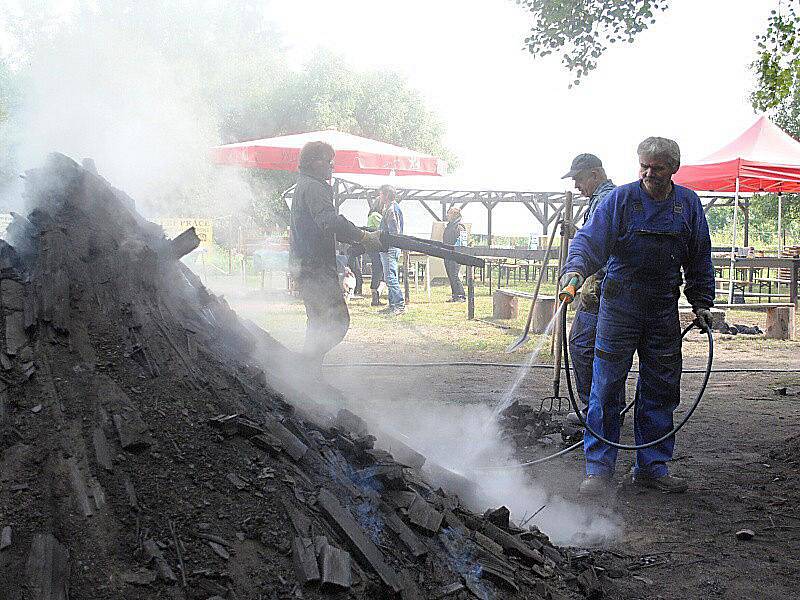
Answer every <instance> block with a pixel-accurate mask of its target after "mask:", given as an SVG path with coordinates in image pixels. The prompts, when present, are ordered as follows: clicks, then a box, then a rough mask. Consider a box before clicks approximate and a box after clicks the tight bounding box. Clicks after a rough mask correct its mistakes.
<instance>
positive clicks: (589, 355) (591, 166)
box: [561, 154, 625, 427]
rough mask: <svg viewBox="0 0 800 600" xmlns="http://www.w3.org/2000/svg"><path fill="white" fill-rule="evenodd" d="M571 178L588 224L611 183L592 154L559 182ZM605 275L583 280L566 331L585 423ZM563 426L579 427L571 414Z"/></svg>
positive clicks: (579, 160) (578, 161) (583, 156)
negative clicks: (583, 200) (584, 200)
mask: <svg viewBox="0 0 800 600" xmlns="http://www.w3.org/2000/svg"><path fill="white" fill-rule="evenodd" d="M568 178H572V180H573V182H574V183H575V187H576V188H577V189H578V191H579V192H580V193H581V194H583V195H584V196H586V197H587V198H589V204H588V206H587V208H586V214H585V215H584V218H583V225H586V223H587V222H588V221H589V217H591V216H592V214H593V213H594V211H595V209H596V208H597V205H598V204H600V202H601V201H602V200H603V198H605V197H606V196H608V194H610V193H611V190H613V189H614V187H615V186H614V183H613V182H612V181H611V180H610V179H609V178H608V175H606V171H605V169H604V168H603V163H602V162H601V161H600V159H599V158H598V157H597V156H595V155H594V154H579V155H578V156H576V157H575V158H574V159H573V161H572V165H571V166H570V169H569V171H568V172H567V174H566V175H564V176H563V177H562V178H561V179H568ZM604 276H605V266H603V268H601V269H600V270H599V271H597V273H594V274H593V275H591V276H590V277H587V279H586V283H584V284H583V288H581V294H580V296H579V298H578V300H577V301H576V303H575V304H576V306H575V318H574V319H573V320H572V327H571V329H570V331H569V353H570V356H571V357H572V365H573V368H574V371H573V372H574V374H575V387H576V388H577V391H578V397H579V398H580V401H581V404H583V410H582V411H581V412H582V413H583V414H582V416H583V419H584V420H586V409H587V407H588V406H589V392H590V391H591V389H592V363H593V362H594V341H595V336H596V334H597V311H598V310H599V309H600V286H601V284H602V283H603V277H604ZM624 401H625V390H624V389H623V390H622V399H621V402H623V403H624ZM567 423H569V424H570V425H572V426H573V427H578V426H579V425H580V420H579V419H578V416H577V415H576V414H575V413H569V414H568V415H567Z"/></svg>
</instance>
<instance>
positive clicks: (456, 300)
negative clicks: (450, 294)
mask: <svg viewBox="0 0 800 600" xmlns="http://www.w3.org/2000/svg"><path fill="white" fill-rule="evenodd" d="M466 301H467V298H466V296H459V297H458V298H456V299H455V300H454V302H466Z"/></svg>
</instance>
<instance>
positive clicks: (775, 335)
mask: <svg viewBox="0 0 800 600" xmlns="http://www.w3.org/2000/svg"><path fill="white" fill-rule="evenodd" d="M794 313H795V311H794V309H793V308H792V307H789V306H781V307H778V306H774V307H771V308H767V324H766V327H765V328H764V337H765V338H766V339H770V340H788V339H792V338H793V337H794Z"/></svg>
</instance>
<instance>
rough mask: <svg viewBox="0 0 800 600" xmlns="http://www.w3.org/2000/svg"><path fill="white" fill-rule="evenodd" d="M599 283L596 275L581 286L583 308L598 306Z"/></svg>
mask: <svg viewBox="0 0 800 600" xmlns="http://www.w3.org/2000/svg"><path fill="white" fill-rule="evenodd" d="M600 283H601V280H600V279H599V278H598V277H597V275H596V274H595V275H592V276H591V277H588V278H587V279H586V281H585V282H584V284H583V285H584V287H583V291H582V292H581V294H582V296H583V300H582V302H583V305H584V306H590V307H593V306H599V305H600Z"/></svg>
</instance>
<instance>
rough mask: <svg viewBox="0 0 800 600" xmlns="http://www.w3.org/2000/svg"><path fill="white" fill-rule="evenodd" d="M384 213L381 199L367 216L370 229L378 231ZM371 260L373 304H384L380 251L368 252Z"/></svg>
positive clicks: (370, 284) (370, 285) (371, 207)
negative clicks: (381, 287)
mask: <svg viewBox="0 0 800 600" xmlns="http://www.w3.org/2000/svg"><path fill="white" fill-rule="evenodd" d="M382 220H383V215H382V214H381V212H380V205H379V201H376V202H375V206H374V207H373V206H370V212H369V215H368V216H367V227H368V228H369V230H370V231H378V230H380V228H381V221H382ZM368 256H369V260H370V262H371V263H372V278H371V279H370V282H369V289H370V290H371V291H372V302H371V305H372V306H383V302H381V293H380V285H381V282H382V281H383V265H382V264H381V255H380V253H378V252H370V253H369V254H368Z"/></svg>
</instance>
